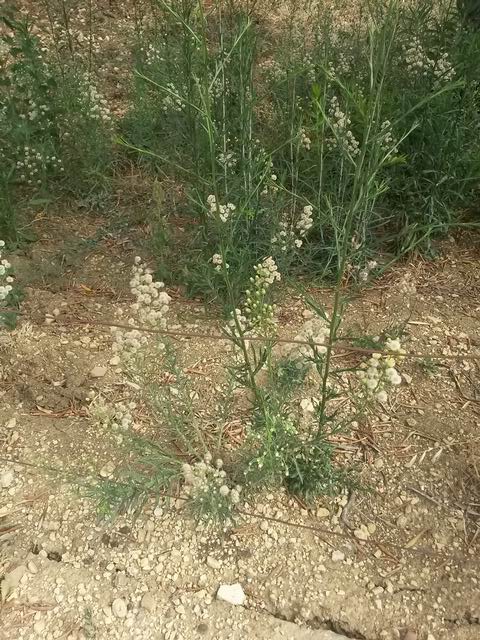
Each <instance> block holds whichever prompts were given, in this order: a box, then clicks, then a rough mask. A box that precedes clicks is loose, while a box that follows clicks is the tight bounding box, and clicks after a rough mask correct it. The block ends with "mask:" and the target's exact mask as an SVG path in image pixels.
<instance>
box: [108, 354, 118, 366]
mask: <svg viewBox="0 0 480 640" xmlns="http://www.w3.org/2000/svg"><path fill="white" fill-rule="evenodd" d="M110 364H111V365H112V367H117V366H118V365H119V364H120V356H113V358H111V359H110Z"/></svg>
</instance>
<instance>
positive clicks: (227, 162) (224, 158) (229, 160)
mask: <svg viewBox="0 0 480 640" xmlns="http://www.w3.org/2000/svg"><path fill="white" fill-rule="evenodd" d="M237 162H238V159H237V156H236V155H235V154H234V153H233V152H229V153H224V152H223V151H222V152H221V153H220V154H219V156H218V164H220V165H221V166H222V167H224V168H227V169H232V168H233V167H235V166H236V164H237Z"/></svg>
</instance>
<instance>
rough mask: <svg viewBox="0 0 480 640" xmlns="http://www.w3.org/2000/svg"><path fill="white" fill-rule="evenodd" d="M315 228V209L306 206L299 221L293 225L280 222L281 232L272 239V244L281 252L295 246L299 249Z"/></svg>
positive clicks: (286, 221)
mask: <svg viewBox="0 0 480 640" xmlns="http://www.w3.org/2000/svg"><path fill="white" fill-rule="evenodd" d="M312 226H313V207H312V205H306V206H305V207H303V211H302V213H301V215H300V217H299V218H298V220H297V221H296V222H295V223H294V224H292V223H291V222H290V221H289V220H287V219H283V220H281V221H280V222H279V228H280V229H279V231H278V232H277V233H276V234H275V235H274V236H273V237H272V243H273V244H276V245H278V246H279V248H280V250H281V251H287V249H290V248H291V247H293V246H295V247H297V249H299V248H300V247H301V246H302V244H303V239H302V238H304V237H305V236H306V235H307V233H308V231H309V230H310V229H311V228H312Z"/></svg>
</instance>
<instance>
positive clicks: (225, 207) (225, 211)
mask: <svg viewBox="0 0 480 640" xmlns="http://www.w3.org/2000/svg"><path fill="white" fill-rule="evenodd" d="M207 203H208V206H209V209H210V213H211V214H212V215H218V216H219V218H220V220H221V221H222V222H226V221H227V220H228V219H229V218H230V216H231V215H232V213H233V212H234V211H235V209H236V206H235V205H234V204H232V203H231V202H228V203H227V204H219V203H218V202H217V199H216V197H215V196H214V195H210V196H208V198H207Z"/></svg>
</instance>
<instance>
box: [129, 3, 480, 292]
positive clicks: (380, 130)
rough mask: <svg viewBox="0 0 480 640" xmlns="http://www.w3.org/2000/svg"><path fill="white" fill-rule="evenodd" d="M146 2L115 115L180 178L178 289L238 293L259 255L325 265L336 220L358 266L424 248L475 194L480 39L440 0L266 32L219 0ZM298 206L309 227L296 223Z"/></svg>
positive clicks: (329, 267) (333, 259)
mask: <svg viewBox="0 0 480 640" xmlns="http://www.w3.org/2000/svg"><path fill="white" fill-rule="evenodd" d="M159 5H160V8H159V15H160V16H161V19H160V18H159V20H158V22H157V24H156V26H154V27H152V28H151V29H150V30H149V31H144V32H143V33H141V34H140V35H139V36H138V38H139V39H138V41H137V43H136V48H135V59H136V70H135V77H134V86H133V88H132V106H131V109H130V111H129V113H128V114H127V116H126V118H125V120H124V123H123V128H124V134H125V138H126V141H127V142H126V144H127V146H129V147H130V148H131V149H133V150H135V151H136V152H141V153H140V155H141V157H142V159H143V160H145V161H147V162H149V163H150V164H151V166H152V168H153V169H154V170H161V171H164V172H168V173H171V174H173V175H175V176H176V177H177V178H178V179H180V180H181V181H182V182H183V183H184V184H185V185H186V200H185V202H184V205H183V208H184V213H185V215H186V216H187V217H190V218H191V219H192V224H191V225H188V230H189V231H190V233H188V234H183V236H182V245H183V246H182V248H183V251H182V260H181V263H182V267H181V269H173V271H172V274H171V275H172V277H174V278H175V277H177V278H178V277H181V278H182V280H183V281H186V283H187V286H188V287H189V288H190V291H191V292H192V293H195V294H197V293H201V292H202V291H203V293H206V294H207V295H208V296H210V297H215V296H220V297H221V298H223V299H224V300H228V299H229V296H232V295H233V297H238V295H239V293H240V292H241V291H242V289H244V288H245V283H246V282H247V279H248V274H249V273H250V272H251V268H252V266H253V265H254V264H256V263H258V262H259V261H260V259H262V258H263V257H265V256H266V255H272V256H273V257H274V258H275V260H276V262H277V264H279V266H280V269H281V270H282V272H283V273H285V272H288V273H289V274H294V273H296V272H298V270H300V269H302V270H307V271H308V273H309V274H312V273H315V272H318V273H322V274H323V275H325V274H332V275H335V273H336V272H337V271H338V268H339V265H338V260H339V246H341V244H342V242H343V240H344V235H345V233H346V232H347V230H348V233H349V234H350V236H351V240H352V243H353V244H354V245H355V247H356V248H357V250H356V252H354V255H351V256H350V257H351V259H352V262H353V264H359V265H360V267H361V266H362V264H363V263H364V262H365V260H366V259H367V257H368V256H371V255H372V254H374V253H376V252H377V251H378V250H379V249H380V250H387V251H389V252H392V253H393V254H394V255H399V254H402V253H403V252H405V251H408V250H411V249H412V248H414V247H417V246H422V247H423V248H428V247H429V246H430V243H431V240H432V239H433V238H435V237H436V236H437V235H438V234H439V233H444V232H446V231H447V230H448V229H450V228H451V227H452V226H455V225H456V224H458V223H459V222H460V221H461V217H460V216H461V215H462V213H461V212H462V210H464V209H465V208H468V207H471V206H472V205H473V204H474V202H475V200H476V198H477V194H478V178H479V170H480V164H479V162H480V161H479V158H480V148H479V145H480V142H479V140H480V136H478V135H475V134H473V135H472V132H475V131H477V132H478V127H479V119H478V108H479V100H480V98H479V88H478V87H479V82H478V80H479V78H478V76H479V72H478V65H477V60H478V57H479V54H480V36H479V34H478V33H477V32H475V31H473V30H471V31H469V30H465V29H464V28H463V27H462V25H461V22H460V21H459V19H458V16H457V15H456V14H455V12H454V11H453V10H452V8H451V6H450V5H448V6H443V5H441V6H440V7H437V6H436V7H435V8H434V7H432V5H431V3H426V2H420V3H416V4H415V5H413V6H408V7H404V6H402V5H401V4H400V3H397V2H395V1H393V2H390V3H387V5H382V4H380V3H374V4H371V5H369V9H368V12H369V16H368V19H367V20H365V16H361V17H360V16H359V17H358V18H357V21H358V22H353V23H352V25H351V27H349V28H347V27H339V26H338V25H337V24H335V21H334V19H333V14H331V13H329V11H328V10H327V9H324V10H321V11H320V12H319V13H316V14H312V16H311V21H310V22H309V25H308V27H302V26H301V25H296V29H295V30H294V29H291V30H288V28H287V29H285V32H284V33H283V34H282V36H283V37H281V38H278V37H277V42H275V41H273V40H272V39H271V36H270V34H269V32H268V30H267V29H261V28H260V27H258V26H257V25H256V24H255V23H254V21H253V20H252V18H251V16H249V15H245V14H242V13H241V12H240V11H238V10H235V9H234V8H233V6H232V5H231V3H229V2H227V3H225V4H224V5H222V9H221V10H218V11H217V12H212V13H211V15H209V17H208V18H207V17H206V16H204V15H203V13H202V11H201V9H200V8H199V5H197V3H196V2H193V1H192V2H186V3H185V2H182V3H180V2H169V3H167V2H160V3H159ZM292 19H293V18H292ZM367 23H369V26H368V27H366V26H365V25H366V24H367ZM302 29H304V31H302ZM278 42H280V43H281V44H280V45H279V44H278ZM360 194H361V198H362V202H361V203H360V202H359V201H358V197H359V195H360ZM209 195H214V196H215V198H216V203H217V206H216V207H212V208H211V207H209V206H208V204H207V197H208V196H209ZM227 203H232V204H234V205H235V207H236V209H235V211H234V213H233V214H232V215H230V216H228V218H227V219H226V220H223V219H222V216H221V215H220V214H221V211H220V208H219V207H222V206H225V205H227ZM305 206H311V207H312V208H313V218H314V224H313V226H312V228H309V229H308V230H307V232H305V234H304V235H303V236H301V235H300V234H299V232H298V221H299V219H300V218H301V216H302V211H303V209H304V207H305ZM352 207H355V216H354V218H355V221H354V223H353V224H352V225H347V224H346V223H347V220H346V219H347V217H348V216H350V215H351V208H352ZM172 238H173V236H172ZM294 240H297V241H301V244H302V245H303V246H302V247H301V248H300V247H299V246H298V244H299V243H297V245H296V244H295V243H294V242H293V241H294ZM170 242H172V239H171V240H170ZM164 246H165V245H164ZM169 251H170V254H171V255H172V256H175V255H176V252H175V250H172V248H171V247H170V249H169ZM214 254H220V255H221V256H222V257H223V260H224V262H225V263H228V264H229V265H230V270H231V274H232V276H231V278H230V282H231V290H230V291H226V290H225V286H224V281H223V279H222V278H221V277H219V276H218V275H217V274H215V272H214V268H213V265H212V256H213V255H214Z"/></svg>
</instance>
